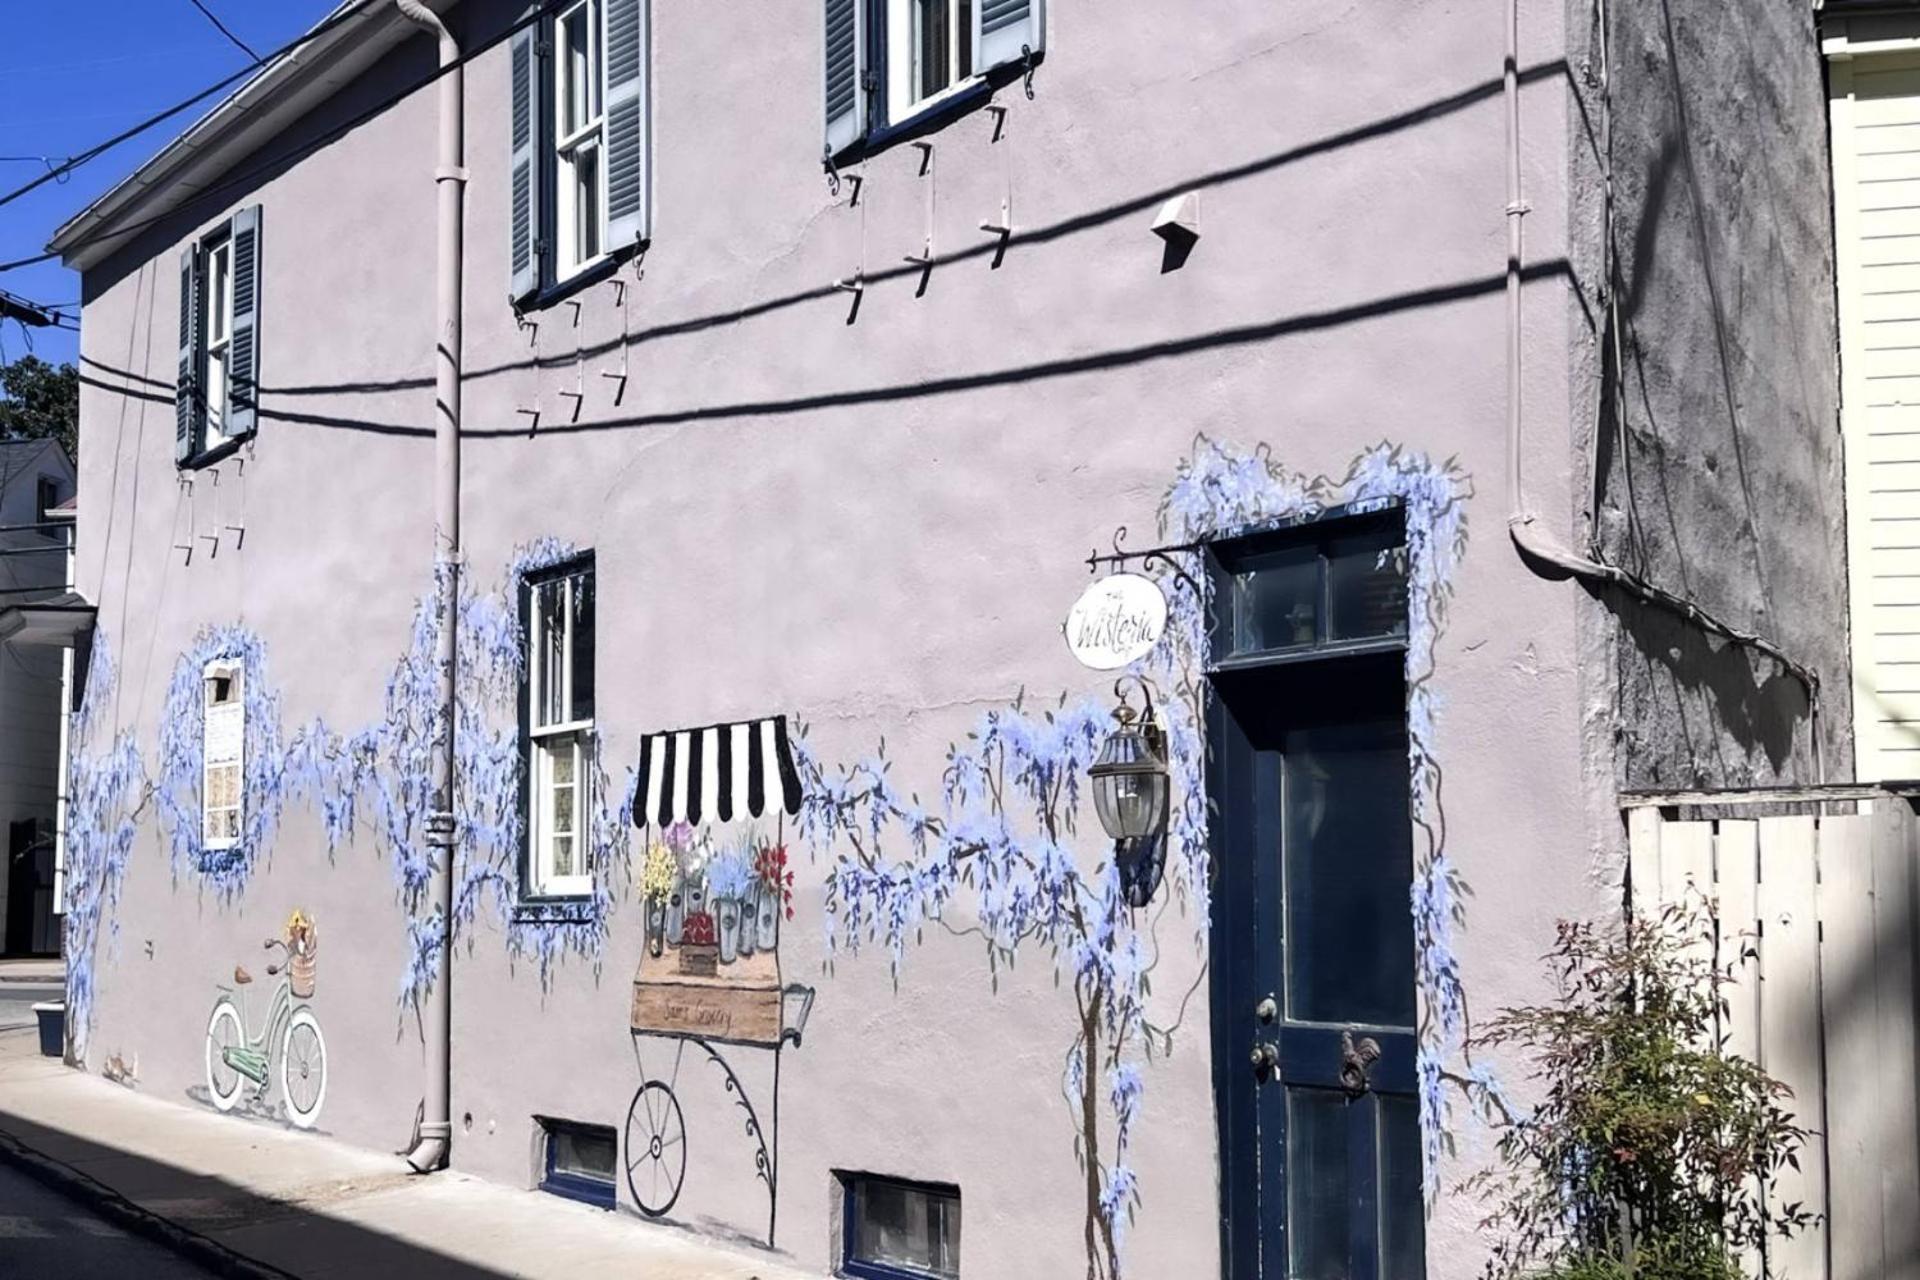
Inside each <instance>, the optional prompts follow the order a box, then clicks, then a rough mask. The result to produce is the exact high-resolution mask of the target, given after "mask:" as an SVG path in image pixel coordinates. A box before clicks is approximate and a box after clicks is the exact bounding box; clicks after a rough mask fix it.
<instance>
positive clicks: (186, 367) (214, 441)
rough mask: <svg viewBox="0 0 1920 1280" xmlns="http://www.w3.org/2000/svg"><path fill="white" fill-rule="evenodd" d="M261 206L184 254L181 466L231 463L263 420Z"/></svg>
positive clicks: (178, 413)
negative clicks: (235, 448)
mask: <svg viewBox="0 0 1920 1280" xmlns="http://www.w3.org/2000/svg"><path fill="white" fill-rule="evenodd" d="M259 339H260V206H259V205H252V206H249V207H247V208H244V209H240V210H238V211H237V212H235V213H234V215H233V216H232V217H231V218H229V219H227V220H225V221H224V222H221V223H220V224H219V225H218V226H216V227H214V228H213V229H212V230H211V231H209V232H207V233H206V234H205V235H204V236H202V237H200V238H199V239H197V240H194V241H192V242H190V243H189V244H187V245H186V246H185V247H184V248H183V249H182V250H181V253H180V365H179V370H178V375H177V377H178V381H177V382H176V383H175V388H176V390H175V392H174V405H175V423H174V460H175V461H176V462H177V463H178V464H179V465H181V466H183V467H187V466H196V465H199V464H201V463H203V462H207V461H211V460H213V459H216V458H219V457H224V456H225V455H226V454H227V453H228V452H229V450H228V449H227V448H226V447H225V446H228V445H231V444H232V443H233V442H234V441H236V440H242V439H245V438H246V437H248V436H250V435H252V434H253V431H254V427H255V425H256V423H257V422H258V419H259V414H258V412H257V401H258V399H259V376H260V341H259Z"/></svg>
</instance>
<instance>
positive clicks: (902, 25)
mask: <svg viewBox="0 0 1920 1280" xmlns="http://www.w3.org/2000/svg"><path fill="white" fill-rule="evenodd" d="M915 2H916V0H884V3H885V12H886V22H887V30H886V40H887V83H886V85H885V86H884V90H885V93H886V96H887V128H889V129H895V128H899V127H900V126H902V125H908V124H912V123H913V122H914V121H915V120H917V119H918V118H920V117H921V116H923V115H926V114H927V113H929V112H932V111H938V110H939V109H940V107H941V105H942V104H944V103H945V102H946V101H947V100H948V99H949V98H953V97H956V96H958V95H959V94H962V93H964V92H966V91H967V90H968V89H970V88H971V87H973V85H974V84H975V83H976V82H977V81H980V80H984V79H986V77H985V76H981V75H975V74H974V71H973V67H972V66H971V65H968V66H961V65H960V45H961V40H960V21H961V15H960V5H959V0H947V11H948V14H949V16H950V18H951V20H952V22H953V24H954V25H953V28H952V32H953V34H952V36H951V38H950V40H949V44H948V59H949V63H950V65H949V74H951V75H952V77H953V79H952V80H950V81H949V82H948V83H947V86H946V88H944V89H941V90H940V91H939V92H937V93H932V94H928V95H927V96H926V97H924V98H915V97H914V96H913V95H914V90H915V87H916V85H917V84H918V80H919V78H918V77H917V76H916V75H915V74H914V72H915V71H916V70H917V69H918V68H917V67H916V66H915V61H916V51H915V48H914V39H913V10H914V5H915ZM980 2H981V0H973V3H975V4H979V3H980ZM967 22H968V23H969V25H971V23H972V18H971V17H969V18H968V19H967ZM969 39H971V37H969ZM967 61H968V63H971V62H972V61H973V59H972V58H968V59H967Z"/></svg>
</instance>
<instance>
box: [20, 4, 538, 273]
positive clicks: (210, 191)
mask: <svg viewBox="0 0 1920 1280" xmlns="http://www.w3.org/2000/svg"><path fill="white" fill-rule="evenodd" d="M566 3H570V0H541V2H540V3H539V4H537V5H535V6H534V7H533V8H532V9H531V10H529V11H528V12H527V13H526V14H525V15H523V16H522V17H521V18H520V19H519V20H518V21H517V22H515V23H513V24H512V25H511V26H508V27H506V28H505V29H504V30H501V31H500V32H498V33H496V34H495V35H493V36H491V37H489V38H488V39H486V40H484V41H482V42H481V43H480V44H478V45H476V46H474V47H472V48H469V49H467V50H465V51H463V52H462V53H461V55H460V57H459V58H457V59H455V60H454V61H452V62H449V63H447V64H446V65H445V66H440V67H436V68H435V69H434V70H432V71H430V72H428V73H427V74H426V75H424V76H422V77H420V78H419V79H418V80H416V81H414V82H413V83H412V84H410V85H407V86H406V87H405V88H403V89H401V90H400V91H399V92H398V93H395V94H392V95H390V96H388V97H385V98H382V99H381V100H380V101H378V102H376V103H374V104H373V105H372V106H370V107H368V108H367V109H366V110H365V111H362V112H360V113H359V114H358V115H355V116H353V117H351V118H349V119H347V120H345V121H342V122H341V123H340V124H337V125H335V126H334V127H333V128H331V129H328V130H326V131H325V132H323V133H321V134H319V135H318V136H317V137H314V138H311V139H309V140H308V141H307V142H305V143H303V144H302V145H301V146H299V147H297V148H295V149H294V150H293V151H291V152H288V153H284V154H278V155H275V156H274V157H273V159H271V160H269V161H266V162H264V163H262V164H259V165H256V166H254V167H252V168H250V169H243V170H240V171H239V172H237V173H234V174H232V175H230V176H229V177H227V178H225V179H223V180H221V181H219V182H216V183H214V184H213V185H211V186H207V187H202V188H201V189H200V190H198V191H196V192H194V194H193V195H191V196H189V197H187V198H186V199H185V200H183V201H181V202H180V203H179V204H177V205H175V206H174V207H173V208H171V209H168V210H167V211H166V212H165V213H159V214H155V215H153V216H152V217H148V218H140V219H138V220H136V221H133V222H129V223H127V224H126V225H125V226H123V227H118V228H115V229H114V230H112V231H109V232H106V233H103V234H102V235H101V236H100V239H101V240H117V239H120V238H121V237H123V236H130V235H133V234H134V233H136V232H139V231H144V230H146V229H147V228H148V227H151V226H155V225H157V224H159V223H161V222H165V221H166V220H168V219H170V218H175V217H178V216H179V215H180V214H181V213H183V212H185V211H187V210H191V209H197V208H200V207H201V206H203V205H209V204H223V203H224V202H225V201H224V197H225V196H226V195H227V194H228V193H229V192H231V191H234V190H237V189H241V188H245V187H248V186H251V185H252V184H253V183H254V182H255V181H256V180H257V179H259V178H260V177H261V176H262V175H264V174H266V173H268V172H272V171H277V170H280V169H284V168H285V167H286V166H287V165H289V164H291V163H294V162H296V161H299V160H302V159H304V158H305V157H307V156H310V155H312V154H313V153H314V152H316V151H318V150H320V149H321V148H323V147H327V146H331V145H332V144H333V143H335V142H337V141H339V140H340V139H341V138H343V137H345V136H346V135H347V134H349V133H352V132H353V131H354V130H355V129H358V128H359V127H360V126H361V125H363V124H366V123H367V122H368V121H369V120H372V119H374V118H376V117H377V116H379V115H381V114H382V113H384V112H386V111H388V110H390V109H391V108H392V107H393V106H394V105H396V104H397V103H399V102H402V101H404V100H405V99H407V98H410V97H412V96H413V95H414V94H416V93H418V92H419V91H420V90H422V89H425V88H426V87H428V86H429V85H431V84H433V83H435V82H436V81H438V80H439V79H440V77H442V76H444V75H446V74H448V73H449V72H451V71H453V70H455V69H457V68H460V67H464V66H466V65H467V64H468V63H469V62H472V61H473V60H474V59H476V58H478V57H479V56H480V55H481V54H483V53H486V52H487V51H488V50H490V49H492V48H494V47H495V46H496V45H499V44H502V43H504V42H505V41H506V40H508V39H509V38H511V37H512V36H514V35H517V34H518V33H519V32H521V31H524V30H526V29H527V28H528V27H531V26H532V25H534V24H535V23H537V22H539V21H540V20H541V19H542V18H544V17H546V16H547V15H548V14H550V13H554V12H556V11H557V10H558V9H559V8H560V7H561V5H563V4H566ZM0 203H5V202H4V201H0ZM59 256H60V255H59V253H57V252H55V251H53V250H48V251H47V252H45V253H37V254H34V255H33V256H32V257H27V258H16V259H14V260H13V261H11V262H0V272H5V271H14V270H18V269H19V268H21V267H31V266H34V265H36V264H38V263H42V262H51V261H52V260H53V259H55V258H57V257H59Z"/></svg>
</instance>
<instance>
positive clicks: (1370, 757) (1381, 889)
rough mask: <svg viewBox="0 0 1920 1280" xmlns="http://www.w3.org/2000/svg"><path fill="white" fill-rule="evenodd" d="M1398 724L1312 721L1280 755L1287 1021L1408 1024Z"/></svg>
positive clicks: (1408, 928)
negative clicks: (1332, 723) (1282, 810)
mask: <svg viewBox="0 0 1920 1280" xmlns="http://www.w3.org/2000/svg"><path fill="white" fill-rule="evenodd" d="M1406 752H1407V748H1406V735H1405V732H1404V731H1403V730H1402V728H1401V726H1400V725H1399V723H1398V722H1377V723H1364V722H1363V723H1357V724H1334V725H1317V726H1314V727H1312V728H1306V729H1298V730H1294V731H1293V732H1291V733H1289V734H1287V735H1286V744H1285V749H1284V753H1283V756H1282V765H1281V768H1282V785H1283V787H1284V788H1285V789H1284V791H1283V805H1284V817H1283V819H1282V842H1283V846H1284V847H1283V851H1282V853H1283V862H1284V872H1283V874H1284V876H1285V893H1286V950H1287V958H1286V975H1287V1016H1288V1017H1289V1018H1291V1019H1293V1020H1294V1021H1296V1022H1331V1023H1368V1024H1372V1025H1376V1026H1393V1027H1411V1026H1412V1025H1413V1016H1414V996H1413V916H1412V912H1411V911H1410V910H1409V908H1408V893H1409V891H1410V890H1411V888H1412V884H1413V847H1412V845H1413V840H1412V828H1411V825H1410V822H1409V816H1408V812H1407V759H1406Z"/></svg>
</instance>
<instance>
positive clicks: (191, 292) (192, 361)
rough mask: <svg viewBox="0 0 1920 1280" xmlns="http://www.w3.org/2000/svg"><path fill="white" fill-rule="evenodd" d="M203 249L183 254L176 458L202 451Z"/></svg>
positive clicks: (185, 458)
mask: <svg viewBox="0 0 1920 1280" xmlns="http://www.w3.org/2000/svg"><path fill="white" fill-rule="evenodd" d="M199 328H200V246H199V245H198V244H190V245H188V246H187V247H186V248H185V249H182V250H181V251H180V368H179V373H178V375H177V376H176V378H175V381H174V384H173V387H174V390H173V457H174V461H176V462H181V463H184V462H186V461H188V460H189V459H191V458H192V457H193V455H194V454H196V453H198V452H199V451H200V423H201V421H202V416H201V412H200V333H199Z"/></svg>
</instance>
